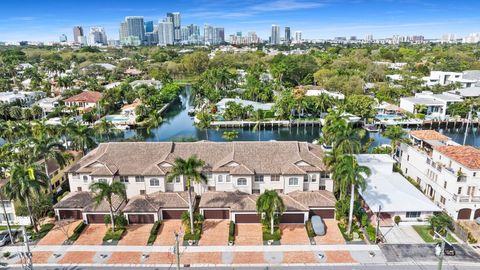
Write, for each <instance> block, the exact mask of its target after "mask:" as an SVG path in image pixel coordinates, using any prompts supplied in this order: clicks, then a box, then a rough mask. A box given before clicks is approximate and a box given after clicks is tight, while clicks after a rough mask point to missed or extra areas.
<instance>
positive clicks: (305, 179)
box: [303, 174, 308, 182]
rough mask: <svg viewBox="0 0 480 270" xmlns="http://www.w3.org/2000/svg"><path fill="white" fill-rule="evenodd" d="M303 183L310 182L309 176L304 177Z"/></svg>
mask: <svg viewBox="0 0 480 270" xmlns="http://www.w3.org/2000/svg"><path fill="white" fill-rule="evenodd" d="M303 182H308V174H306V175H304V176H303Z"/></svg>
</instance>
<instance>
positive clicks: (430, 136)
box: [410, 130, 450, 141]
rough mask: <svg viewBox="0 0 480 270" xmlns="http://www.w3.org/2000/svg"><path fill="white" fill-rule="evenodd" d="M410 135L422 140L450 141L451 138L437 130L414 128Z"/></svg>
mask: <svg viewBox="0 0 480 270" xmlns="http://www.w3.org/2000/svg"><path fill="white" fill-rule="evenodd" d="M410 135H412V136H413V137H415V138H417V139H420V140H435V141H448V140H449V139H450V138H449V137H447V136H445V135H443V134H441V133H439V132H437V131H435V130H412V131H410Z"/></svg>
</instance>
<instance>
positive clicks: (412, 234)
mask: <svg viewBox="0 0 480 270" xmlns="http://www.w3.org/2000/svg"><path fill="white" fill-rule="evenodd" d="M380 232H381V233H382V235H383V236H384V237H385V242H386V243H387V244H424V243H425V241H423V239H422V237H420V235H418V233H417V232H416V231H415V229H414V228H413V227H412V226H393V227H380Z"/></svg>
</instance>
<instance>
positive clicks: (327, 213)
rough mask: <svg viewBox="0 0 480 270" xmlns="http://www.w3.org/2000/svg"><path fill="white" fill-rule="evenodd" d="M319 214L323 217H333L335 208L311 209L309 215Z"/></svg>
mask: <svg viewBox="0 0 480 270" xmlns="http://www.w3.org/2000/svg"><path fill="white" fill-rule="evenodd" d="M312 216H320V217H322V218H323V219H332V218H335V209H311V210H310V217H312Z"/></svg>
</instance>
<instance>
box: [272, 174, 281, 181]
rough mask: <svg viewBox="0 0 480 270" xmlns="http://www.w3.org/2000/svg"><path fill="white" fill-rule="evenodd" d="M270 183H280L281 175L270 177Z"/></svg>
mask: <svg viewBox="0 0 480 270" xmlns="http://www.w3.org/2000/svg"><path fill="white" fill-rule="evenodd" d="M270 181H271V182H278V181H280V175H278V174H272V175H271V176H270Z"/></svg>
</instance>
